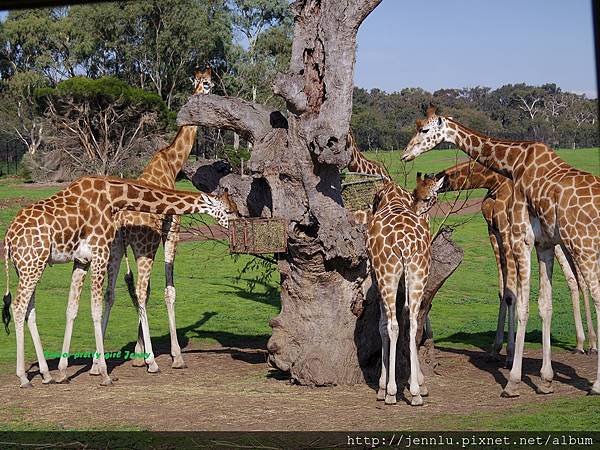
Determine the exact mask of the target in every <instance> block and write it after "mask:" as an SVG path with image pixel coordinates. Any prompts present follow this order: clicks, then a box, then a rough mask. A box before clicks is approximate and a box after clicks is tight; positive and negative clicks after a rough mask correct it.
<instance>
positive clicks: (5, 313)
mask: <svg viewBox="0 0 600 450" xmlns="http://www.w3.org/2000/svg"><path fill="white" fill-rule="evenodd" d="M9 258H10V247H9V246H8V245H6V242H5V245H4V273H5V275H6V292H5V294H4V298H3V301H4V306H3V307H2V322H3V323H4V330H5V331H6V334H10V331H9V329H8V324H9V323H10V304H11V303H12V296H11V295H10V267H9V265H8V262H9Z"/></svg>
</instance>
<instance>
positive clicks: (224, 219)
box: [203, 188, 240, 228]
mask: <svg viewBox="0 0 600 450" xmlns="http://www.w3.org/2000/svg"><path fill="white" fill-rule="evenodd" d="M204 203H205V210H204V211H203V212H205V213H207V214H209V215H211V216H212V217H214V218H215V219H216V220H217V222H219V225H221V226H222V227H223V228H229V220H230V219H235V218H236V217H239V215H240V214H239V212H238V208H237V205H236V204H235V202H234V201H233V200H232V198H231V196H230V195H229V192H228V190H227V188H225V190H224V192H223V194H221V195H219V196H210V195H204Z"/></svg>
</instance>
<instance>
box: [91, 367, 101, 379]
mask: <svg viewBox="0 0 600 450" xmlns="http://www.w3.org/2000/svg"><path fill="white" fill-rule="evenodd" d="M89 374H90V375H91V376H93V377H97V376H98V375H100V368H99V367H98V366H92V368H91V369H90V372H89Z"/></svg>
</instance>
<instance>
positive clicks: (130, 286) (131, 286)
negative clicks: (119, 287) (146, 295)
mask: <svg viewBox="0 0 600 450" xmlns="http://www.w3.org/2000/svg"><path fill="white" fill-rule="evenodd" d="M125 265H126V266H127V271H126V272H125V276H124V278H125V284H126V285H127V292H129V297H130V298H131V302H132V303H133V306H135V307H136V309H137V307H138V305H139V301H138V297H137V293H136V292H135V280H134V278H133V272H132V271H131V266H130V265H129V258H127V249H125Z"/></svg>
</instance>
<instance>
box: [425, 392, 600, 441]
mask: <svg viewBox="0 0 600 450" xmlns="http://www.w3.org/2000/svg"><path fill="white" fill-rule="evenodd" d="M436 422H437V423H438V424H439V426H440V427H443V428H444V429H448V430H477V431H543V430H551V431H563V432H568V431H571V432H574V431H588V432H589V431H595V430H598V429H599V427H600V403H599V402H598V398H597V397H589V396H588V397H577V398H570V399H569V398H562V399H557V400H548V401H545V402H540V403H528V404H524V405H520V406H519V407H518V408H510V409H508V410H506V411H502V412H499V411H496V412H494V413H480V412H474V413H472V414H469V415H451V414H446V415H442V416H437V417H436Z"/></svg>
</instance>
